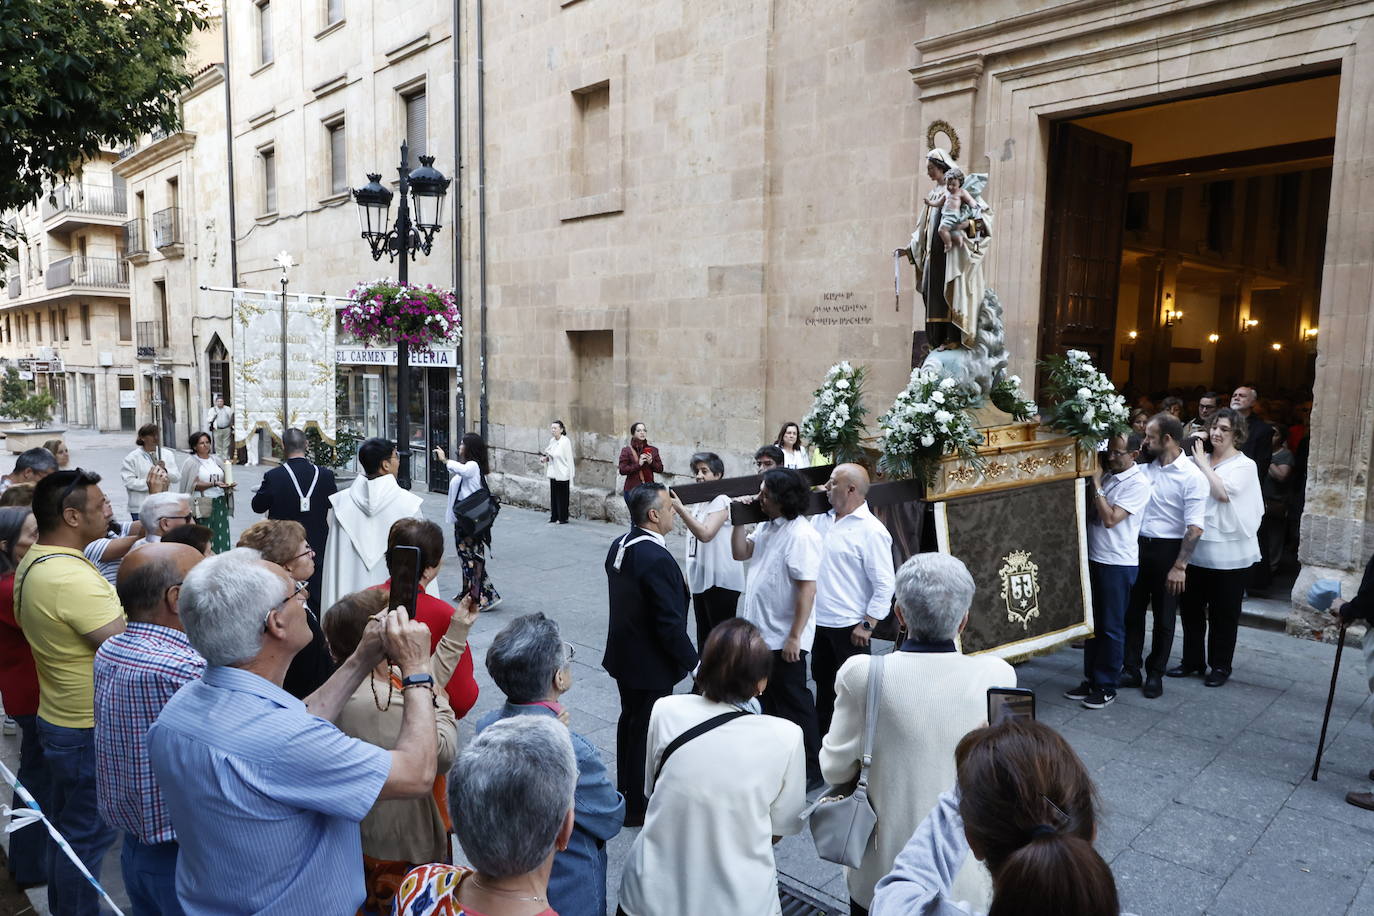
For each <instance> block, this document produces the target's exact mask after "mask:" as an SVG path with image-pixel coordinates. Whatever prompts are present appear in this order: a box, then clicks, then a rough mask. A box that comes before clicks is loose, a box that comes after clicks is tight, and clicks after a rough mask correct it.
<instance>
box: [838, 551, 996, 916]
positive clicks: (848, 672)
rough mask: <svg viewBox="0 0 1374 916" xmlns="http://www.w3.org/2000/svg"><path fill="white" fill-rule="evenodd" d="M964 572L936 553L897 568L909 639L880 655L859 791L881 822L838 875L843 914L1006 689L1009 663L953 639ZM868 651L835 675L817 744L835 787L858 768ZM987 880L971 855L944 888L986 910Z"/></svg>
mask: <svg viewBox="0 0 1374 916" xmlns="http://www.w3.org/2000/svg"><path fill="white" fill-rule="evenodd" d="M973 591H974V584H973V576H971V575H969V571H968V569H967V568H966V567H965V566H964V564H963V562H962V561H961V560H959V559H957V558H955V557H952V556H950V555H948V554H943V553H918V554H916V555H915V556H913V557H911V558H910V559H908V560H907V561H906V562H905V563H903V564H902V567H901V569H899V570H897V590H896V598H897V606H896V614H897V619H898V621H899V622H901V623H902V624H904V625H905V626H906V630H907V633H908V634H909V636H908V637H907V639H906V641H904V642H903V643H902V644H901V645H899V646H898V647H897V650H896V651H895V652H893V653H892V654H891V655H888V656H887V657H886V658H885V659H884V663H883V670H882V674H881V678H882V679H881V681H880V683H879V694H878V704H877V727H876V728H875V730H874V734H873V763H872V766H871V767H870V768H869V771H868V797H869V800H870V801H871V802H872V804H873V810H874V811H875V812H876V813H877V815H878V823H879V824H881V825H882V827H881V829H880V830H878V831H877V832H876V833H875V834H874V841H873V842H872V843H871V844H869V846H868V849H867V850H866V852H865V854H864V859H863V863H862V864H861V865H860V866H859V867H858V868H856V869H849V870H847V872H846V876H845V877H846V880H847V882H848V884H849V897H850V912H851V913H855V914H861V916H867V914H868V906H869V905H870V903H871V902H872V900H873V888H874V886H875V885H876V884H877V883H878V880H879V879H880V878H882V877H883V875H885V874H887V873H888V871H890V870H891V868H892V863H893V861H894V860H895V859H896V858H897V854H898V853H899V852H901V851H902V846H903V844H905V842H906V840H907V838H908V837H910V836H911V834H912V833H913V832H914V831H915V829H916V827H917V826H918V825H919V824H920V823H921V821H922V820H923V819H924V818H925V816H926V815H927V814H929V813H930V811H931V809H933V808H934V807H935V804H936V802H937V801H938V800H939V798H940V793H941V792H944V791H945V790H946V789H947V788H949V786H950V785H951V784H952V783H953V782H954V777H955V771H954V769H955V768H954V748H955V746H956V745H958V743H959V740H960V739H961V738H963V737H964V735H966V734H968V733H969V732H970V731H972V730H973V729H975V728H978V727H979V726H981V725H982V724H983V723H984V722H985V721H986V720H987V690H988V688H989V687H1015V686H1016V672H1015V671H1014V670H1012V667H1011V665H1009V664H1007V663H1006V662H1005V661H1003V660H1002V659H1000V658H994V657H992V656H990V655H980V656H967V655H963V654H961V653H960V652H959V648H958V646H957V645H956V644H955V639H956V638H957V637H958V635H959V633H960V632H962V631H963V629H964V626H965V625H966V624H967V623H968V614H969V606H970V605H971V604H972V602H973ZM871 661H872V659H871V657H870V656H867V655H856V656H854V657H853V658H851V659H849V661H847V662H845V663H844V666H843V667H842V668H840V672H839V675H838V676H837V677H836V679H835V718H834V720H833V722H832V723H831V726H830V733H829V734H827V735H826V736H825V740H824V741H823V742H822V744H821V773H822V774H823V775H824V776H825V778H826V781H828V782H829V783H830V784H831V785H835V786H838V785H843V784H844V783H846V782H848V781H850V780H851V779H853V778H854V777H855V776H857V775H858V772H859V758H860V756H861V755H862V753H863V738H864V724H865V723H864V708H865V704H866V703H867V701H868V666H869V664H870V662H871ZM990 892H991V884H990V881H989V878H988V875H987V869H986V868H984V867H983V866H982V865H981V864H979V863H978V862H977V861H976V860H974V859H970V860H969V864H966V865H965V866H964V868H963V869H962V870H961V871H960V872H959V874H958V876H957V878H956V879H955V881H954V887H953V892H952V895H953V897H954V899H957V900H967V901H969V902H970V903H971V904H972V905H973V906H974V907H975V908H976V909H986V908H987V903H988V898H989V894H990Z"/></svg>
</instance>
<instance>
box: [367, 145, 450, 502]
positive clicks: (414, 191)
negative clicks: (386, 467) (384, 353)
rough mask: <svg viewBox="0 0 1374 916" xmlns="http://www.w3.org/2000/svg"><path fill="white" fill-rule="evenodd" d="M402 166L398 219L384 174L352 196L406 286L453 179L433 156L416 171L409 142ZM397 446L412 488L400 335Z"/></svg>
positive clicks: (405, 363) (404, 478)
mask: <svg viewBox="0 0 1374 916" xmlns="http://www.w3.org/2000/svg"><path fill="white" fill-rule="evenodd" d="M398 171H399V173H400V177H401V195H400V201H399V202H398V204H397V208H396V222H395V224H394V225H392V224H390V223H391V199H392V197H393V195H392V193H391V190H390V189H389V188H386V187H383V185H382V176H381V175H380V174H378V173H375V172H369V173H368V175H367V179H368V180H367V184H366V185H364V186H363V187H361V188H358V189H356V190H354V192H353V200H354V202H356V203H357V205H358V222H359V224H360V226H361V228H362V236H363V238H365V239H367V244H368V246H369V247H370V248H371V249H372V260H374V261H380V260H381V259H382V255H383V254H385V255H386V256H387V257H388V258H389V259H390V260H392V261H394V260H396V256H397V255H400V257H401V263H400V265H399V266H398V268H397V279H398V280H399V281H400V282H401V285H403V286H404V285H405V284H406V283H408V282H409V281H410V259H411V258H414V257H417V256H418V255H419V254H420V253H421V252H423V253H424V254H425V255H428V254H429V253H430V251H431V249H432V248H433V246H434V236H435V235H436V234H437V233H438V232H439V229H440V224H439V219H440V214H441V213H442V212H443V207H444V197H445V196H446V195H447V194H448V186H449V182H450V180H449V179H448V178H445V177H444V176H443V175H442V174H441V173H440V172H439V171H437V170H436V169H435V168H434V157H433V156H421V157H420V167H419V168H418V169H415V170H414V171H411V170H410V150H409V148H408V147H407V145H406V144H405V142H402V143H401V167H400V169H399V170H398ZM412 204H413V205H414V207H415V215H414V218H413V219H412V217H411V213H410V208H411V205H412ZM396 449H397V451H398V452H399V454H400V457H401V467H400V470H399V471H398V472H397V474H396V482H397V483H398V484H400V485H401V486H402V487H403V488H405V489H407V490H409V489H410V346H409V344H408V343H407V342H406V341H404V340H397V341H396Z"/></svg>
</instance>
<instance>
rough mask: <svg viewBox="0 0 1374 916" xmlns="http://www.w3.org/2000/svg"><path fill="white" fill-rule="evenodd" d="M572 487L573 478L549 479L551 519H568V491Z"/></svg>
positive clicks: (562, 520)
mask: <svg viewBox="0 0 1374 916" xmlns="http://www.w3.org/2000/svg"><path fill="white" fill-rule="evenodd" d="M571 487H572V481H571V480H552V479H551V480H549V521H551V522H566V521H567V520H568V502H569V496H568V492H569V490H570V489H571Z"/></svg>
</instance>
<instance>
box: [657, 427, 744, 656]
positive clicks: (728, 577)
mask: <svg viewBox="0 0 1374 916" xmlns="http://www.w3.org/2000/svg"><path fill="white" fill-rule="evenodd" d="M692 475H693V476H694V477H695V478H696V481H697V483H706V482H707V481H710V480H720V479H721V478H722V477H724V476H725V462H723V461H721V460H720V456H719V455H717V454H716V453H715V452H697V453H696V454H695V455H693V456H692ZM672 497H673V508H674V509H675V510H677V514H678V515H679V516H681V518H682V523H683V524H684V525H686V526H687V531H688V532H689V534H688V537H687V588H688V590H689V591H690V592H691V593H692V614H693V615H694V616H695V617H696V619H697V648H698V649H700V648H701V647H702V646H704V645H706V636H707V634H709V633H710V632H711V630H712V629H714V628H715V626H716V625H717V624H719V623H723V622H724V621H726V620H729V619H730V618H732V617H734V616H735V609H736V608H737V607H738V606H739V596H740V593H741V592H743V591H744V564H743V563H741V562H740V561H739V560H736V559H735V557H734V554H733V553H731V551H730V531H729V528H730V497H728V496H726V495H725V494H724V493H721V494H718V495H717V496H716V498H715V499H713V500H711V501H710V502H708V503H696V504H694V505H692V506H691V507H690V508H689V507H687V506H685V505H683V503H682V500H680V499H678V498H677V494H676V493H673V494H672Z"/></svg>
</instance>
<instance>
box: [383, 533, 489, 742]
mask: <svg viewBox="0 0 1374 916" xmlns="http://www.w3.org/2000/svg"><path fill="white" fill-rule="evenodd" d="M393 547H418V548H419V549H420V567H421V570H420V600H419V601H416V602H415V619H416V620H418V621H420V622H421V623H423V624H424V625H425V626H427V627H429V651H430V652H433V651H434V649H435V647H436V646H438V645H439V640H440V639H441V638H442V637H443V635H444V634H445V633H446V632H448V625H449V621H451V620H452V619H453V614H454V610H453V605H451V604H449V603H448V602H447V601H443V600H441V599H439V598H435V597H434V596H433V595H429V594H426V593H425V588H426V587H428V586H429V584H430V583H431V582H433V581H434V579H435V577H437V576H438V575H439V567H440V566H442V565H443V563H444V531H443V529H442V528H440V527H439V526H438V525H436V524H434V523H433V522H431V521H429V520H428V519H423V518H402V519H397V520H396V522H395V524H393V525H392V526H391V532H390V533H389V534H388V535H387V539H386V553H387V559H388V562H389V561H390V558H391V548H393ZM388 572H390V569H389V568H388ZM374 588H386V589H389V588H391V579H390V578H388V579H387V580H386V581H385V582H383V583H382V584H381V585H377V586H374ZM445 689H446V691H447V693H448V702H449V705H450V706H452V707H453V714H454V716H456V717H457V718H459V719H461V718H463V716H465V715H467V714H468V710H469V709H472V707H473V706H475V705H476V704H477V678H476V677H474V676H473V673H472V653H471V652H464V653H463V657H462V658H460V659H459V660H458V667H457V668H455V669H454V671H453V677H452V678H450V679H449V682H448V687H447V688H445Z"/></svg>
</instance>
